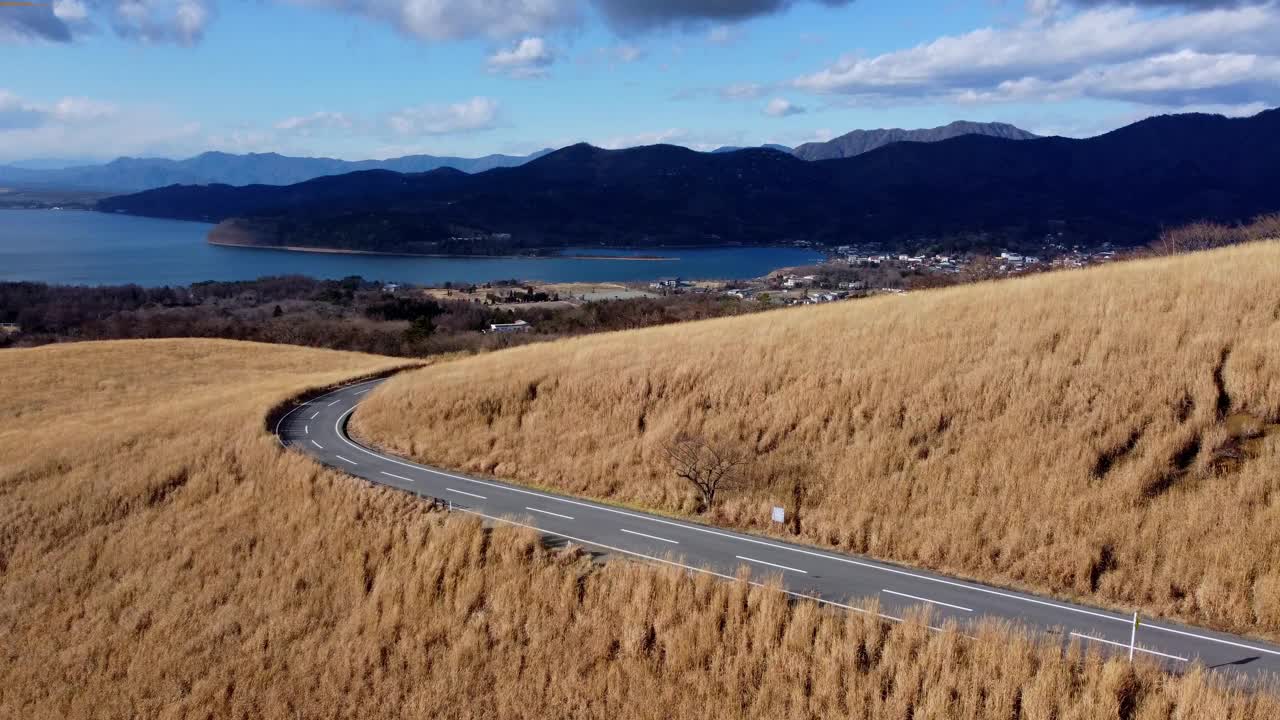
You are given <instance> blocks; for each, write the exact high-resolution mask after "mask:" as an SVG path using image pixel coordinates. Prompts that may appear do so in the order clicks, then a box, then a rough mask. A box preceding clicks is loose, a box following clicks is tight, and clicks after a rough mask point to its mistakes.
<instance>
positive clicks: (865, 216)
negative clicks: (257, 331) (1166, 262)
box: [99, 110, 1280, 252]
mask: <svg viewBox="0 0 1280 720" xmlns="http://www.w3.org/2000/svg"><path fill="white" fill-rule="evenodd" d="M1277 188H1280V111H1277V110H1270V111H1266V112H1263V113H1260V114H1258V115H1256V116H1253V117H1250V118H1236V119H1231V118H1225V117H1222V116H1217V115H1200V114H1193V115H1173V116H1161V117H1155V118H1150V119H1147V120H1143V121H1141V122H1138V123H1135V124H1133V125H1130V126H1127V127H1124V128H1121V129H1119V130H1116V131H1114V132H1111V133H1107V134H1105V135H1101V136H1098V137H1094V138H1089V139H1084V140H1073V139H1067V138H1057V137H1054V138H1039V139H1029V140H1011V139H1005V138H996V137H984V136H978V135H965V136H961V137H957V138H953V139H950V140H945V141H941V142H932V143H912V142H903V143H894V144H891V145H887V146H885V147H882V148H879V149H876V150H873V151H870V152H867V153H864V154H861V155H858V156H857V157H852V158H842V159H835V160H826V161H819V162H805V161H802V160H799V159H797V158H795V157H794V156H792V155H790V154H787V153H783V152H778V151H775V150H771V149H762V148H756V149H747V150H741V151H737V152H727V153H698V152H694V151H692V150H688V149H685V148H680V147H675V146H669V145H655V146H648V147H640V148H632V149H628V150H602V149H599V148H595V147H592V146H589V145H582V144H580V145H574V146H570V147H567V148H563V149H561V150H558V151H556V152H553V153H550V154H548V155H545V156H543V157H541V158H538V159H536V160H534V161H532V162H529V163H527V164H525V165H522V166H519V167H512V168H498V169H494V170H489V171H487V172H483V173H478V174H475V175H465V174H462V173H458V172H454V171H447V170H439V171H434V172H430V173H421V174H410V175H400V174H396V173H389V172H377V173H355V174H349V175H341V176H334V177H327V178H321V179H317V180H313V181H310V182H307V183H302V184H299V185H292V186H286V187H276V188H267V187H245V188H234V187H228V186H212V187H184V186H175V187H168V188H160V189H157V190H152V191H148V192H144V193H139V194H136V195H129V196H121V197H115V198H109V199H107V200H105V201H103V202H102V203H101V204H100V206H99V207H100V209H102V210H105V211H112V212H127V213H132V214H138V215H151V216H157V217H171V218H184V219H199V220H210V221H215V222H216V221H221V220H230V221H229V222H228V223H226V224H225V225H224V226H223V231H228V230H230V231H233V232H232V233H231V235H228V237H232V236H234V237H235V238H237V240H236V241H240V242H247V243H251V244H265V245H309V246H328V247H338V248H348V249H364V250H384V251H400V252H404V251H412V252H418V251H422V252H432V251H444V252H465V251H466V247H465V243H466V242H467V240H465V238H476V242H481V241H482V240H480V238H488V240H483V241H484V242H490V241H491V240H492V237H493V236H500V237H502V238H504V242H508V243H510V245H511V246H512V247H516V248H531V247H552V246H556V245H563V244H566V243H582V242H601V241H607V242H612V243H619V244H633V245H641V246H643V245H657V244H680V243H686V244H688V243H696V244H731V243H765V242H778V241H783V240H793V239H807V240H815V241H830V242H857V241H866V240H882V241H889V240H896V239H908V238H913V237H920V236H946V235H955V234H958V233H984V232H985V233H1000V234H1002V235H1003V236H1005V237H1021V238H1039V237H1044V235H1045V234H1046V233H1048V232H1061V231H1064V230H1065V231H1066V232H1067V233H1068V234H1069V235H1071V236H1072V237H1076V238H1086V239H1096V240H1102V239H1108V240H1111V241H1113V242H1122V243H1123V242H1132V243H1139V242H1145V241H1146V240H1148V239H1150V237H1151V236H1153V235H1154V234H1155V233H1156V232H1157V231H1158V229H1159V228H1160V227H1162V226H1165V225H1171V224H1178V223H1182V222H1185V221H1189V220H1197V219H1213V220H1219V221H1235V220H1240V219H1245V218H1248V217H1250V216H1252V215H1255V214H1258V213H1262V212H1267V211H1273V210H1276V209H1277V208H1280V190H1277ZM508 235H509V236H510V237H509V238H506V236H508ZM449 238H454V239H453V240H449ZM458 238H464V239H463V240H461V241H460V240H458ZM460 242H461V243H462V244H461V245H459V243H460ZM442 243H452V244H451V245H449V247H444V245H442Z"/></svg>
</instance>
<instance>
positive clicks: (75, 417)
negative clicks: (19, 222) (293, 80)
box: [0, 340, 1280, 720]
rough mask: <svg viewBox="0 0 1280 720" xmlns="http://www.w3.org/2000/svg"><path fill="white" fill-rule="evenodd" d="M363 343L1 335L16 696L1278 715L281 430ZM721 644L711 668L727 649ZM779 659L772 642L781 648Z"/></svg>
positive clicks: (356, 713)
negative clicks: (551, 537) (642, 558)
mask: <svg viewBox="0 0 1280 720" xmlns="http://www.w3.org/2000/svg"><path fill="white" fill-rule="evenodd" d="M386 365H387V361H386V360H384V359H380V358H374V357H370V356H367V355H355V354H349V353H334V352H326V351H317V350H305V349H301V348H287V347H280V346H263V345H254V344H247V343H233V342H222V341H186V340H177V341H162V342H136V341H135V342H113V343H81V344H68V345H58V346H50V347H45V348H39V349H35V350H5V351H0V372H3V373H4V376H5V377H6V378H16V379H17V383H16V384H15V383H11V384H10V385H9V387H8V388H7V389H6V396H5V403H4V404H3V406H2V407H0V420H2V421H3V424H2V425H0V440H3V442H2V443H0V520H2V524H0V527H3V529H4V532H3V533H0V641H2V642H0V647H3V648H4V649H5V652H4V662H0V716H3V717H6V718H9V717H14V718H18V717H21V718H60V719H63V718H67V719H76V718H135V717H148V718H150V717H164V718H209V717H217V718H222V717H228V718H229V717H254V718H258V717H261V718H286V717H287V718H295V717H325V718H407V717H422V718H435V717H451V718H452V717H457V718H500V719H505V718H567V717H574V718H602V719H603V718H609V719H617V720H633V719H634V720H641V719H646V720H647V719H652V720H659V719H665V718H670V717H694V716H697V717H707V718H757V717H758V718H778V717H839V716H846V715H852V714H857V715H859V716H861V717H867V718H885V719H886V720H888V719H889V718H901V717H909V716H911V715H912V712H913V709H914V710H915V711H916V712H915V715H916V716H917V717H921V716H924V715H928V716H930V717H935V716H941V715H942V714H944V713H945V715H946V717H949V718H957V720H967V719H976V718H990V717H1007V718H1024V717H1026V718H1042V717H1058V718H1063V719H1064V720H1084V719H1085V718H1097V717H1116V716H1119V714H1120V710H1119V709H1120V708H1126V709H1128V710H1130V711H1131V712H1133V713H1134V714H1135V717H1143V718H1146V717H1157V716H1160V717H1165V716H1168V717H1232V718H1238V719H1239V720H1255V719H1257V720H1261V719H1262V718H1271V717H1275V716H1276V714H1277V713H1278V712H1280V703H1278V702H1277V700H1276V698H1275V697H1274V696H1271V695H1257V696H1247V695H1244V694H1242V693H1241V692H1240V691H1238V690H1234V691H1233V690H1228V689H1224V688H1223V687H1221V686H1220V685H1217V684H1215V682H1214V681H1213V680H1210V679H1207V678H1206V676H1205V674H1203V673H1194V674H1192V675H1190V676H1188V677H1182V678H1169V677H1166V676H1164V675H1162V674H1161V673H1160V672H1159V671H1158V670H1157V669H1156V668H1155V667H1153V666H1152V665H1149V664H1143V663H1140V664H1139V665H1138V666H1137V667H1136V668H1133V667H1130V666H1129V665H1128V664H1127V663H1125V662H1123V661H1118V660H1112V661H1110V662H1106V663H1104V662H1102V661H1101V660H1100V659H1099V658H1098V657H1097V656H1096V655H1093V656H1089V657H1083V656H1081V655H1080V654H1079V653H1078V652H1077V653H1073V654H1070V655H1065V654H1064V653H1063V652H1062V650H1061V649H1060V648H1059V647H1056V646H1050V645H1047V644H1041V643H1036V642H1033V641H1030V640H1028V639H1027V638H1025V637H1016V636H1010V635H1009V634H1008V633H1007V632H1002V631H1000V630H998V629H994V628H987V629H985V630H983V631H982V632H981V633H979V638H978V639H977V640H975V641H970V640H966V639H964V638H961V637H960V636H958V635H956V634H955V633H941V634H939V633H929V632H926V631H925V629H924V627H923V626H922V625H920V624H917V623H911V624H907V625H901V626H894V627H887V626H885V625H883V624H882V623H880V622H879V621H877V620H874V619H871V618H868V617H866V616H858V615H853V614H845V613H831V612H824V611H820V610H819V609H818V608H817V607H816V606H814V605H812V604H808V603H792V602H789V601H788V600H787V599H786V598H785V596H783V595H781V594H780V593H776V592H772V591H770V590H767V589H761V588H748V587H747V586H746V585H745V584H732V583H723V582H717V581H710V580H708V579H707V578H706V577H702V578H698V579H695V578H692V577H690V576H689V575H687V574H684V573H677V572H674V571H664V570H659V569H656V568H653V567H650V566H643V565H638V564H634V563H627V562H625V561H619V562H611V563H609V564H608V565H606V566H605V567H603V568H601V567H598V566H597V565H596V564H595V563H593V562H592V561H591V560H590V559H589V558H588V557H586V556H585V555H582V554H579V553H577V552H558V551H551V550H548V549H546V548H544V547H543V546H542V545H541V544H540V543H539V542H538V541H537V539H536V538H535V537H533V536H532V535H531V534H529V533H525V532H520V531H516V530H512V529H506V528H498V529H496V530H492V531H490V530H487V529H485V528H483V527H481V526H480V524H479V523H477V522H474V521H470V520H466V519H450V520H447V521H445V520H443V519H442V518H440V516H439V515H438V514H436V513H431V512H428V511H427V510H426V508H425V506H424V505H423V504H422V503H419V502H416V501H415V500H413V499H411V498H409V497H408V496H404V495H398V494H393V493H391V492H388V491H383V490H378V489H376V488H373V487H369V486H367V485H366V484H364V483H363V482H359V481H354V480H352V479H350V478H347V477H344V476H342V475H340V474H338V473H335V472H332V471H329V470H324V469H321V468H319V467H317V466H316V465H314V464H313V463H312V462H310V461H309V460H307V459H305V458H303V457H301V456H299V455H296V454H293V453H286V452H284V451H282V450H281V449H280V448H279V446H278V445H277V444H276V443H275V440H274V439H273V438H271V437H270V436H268V435H267V434H266V433H265V432H264V431H263V429H262V417H263V413H264V412H265V411H266V410H267V408H268V407H269V406H270V405H271V404H272V403H273V402H274V401H276V400H280V399H283V398H284V397H285V396H286V395H288V394H290V393H292V392H296V391H299V390H301V389H303V388H306V387H311V386H319V385H324V384H327V383H330V382H333V381H335V380H337V379H338V378H339V377H343V376H349V375H355V374H360V373H364V372H369V371H372V370H376V369H379V368H382V367H385V366H386ZM707 668H713V669H714V671H712V672H709V671H708V670H707ZM766 669H767V671H766Z"/></svg>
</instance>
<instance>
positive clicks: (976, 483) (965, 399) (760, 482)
mask: <svg viewBox="0 0 1280 720" xmlns="http://www.w3.org/2000/svg"><path fill="white" fill-rule="evenodd" d="M1277 358H1280V243H1276V242H1271V243H1261V244H1252V245H1245V246H1239V247H1237V248H1233V249H1228V250H1222V251H1215V252H1211V253H1204V254H1200V255H1194V256H1185V257H1179V258H1174V259H1160V260H1151V261H1142V262H1131V263H1123V264H1118V265H1114V266H1107V267H1103V268H1098V269H1092V270H1087V271H1082V272H1071V273H1054V274H1047V275H1041V276H1035V277H1030V278H1025V279H1020V280H1016V281H1009V282H1001V283H994V284H982V285H977V286H966V287H959V288H953V289H947V290H941V291H932V292H924V293H919V294H911V295H905V296H900V297H882V298H875V299H869V300H864V301H856V302H851V303H841V304H837V305H831V306H822V307H818V308H803V309H795V310H782V311H774V312H770V313H764V314H759V315H752V316H748V317H742V318H732V319H722V320H713V321H706V322H698V323H689V324H684V325H676V326H668V327H663V328H655V329H648V330H640V331H629V332H623V333H613V334H607V335H601V336H595V337H591V338H584V339H579V340H572V341H565V342H557V343H551V344H545V345H538V346H530V347H525V348H519V349H514V350H510V351H504V352H499V353H494V354H491V355H487V356H483V357H477V358H474V359H467V360H461V361H457V362H451V363H448V364H444V365H439V366H435V367H431V368H428V369H425V370H422V371H419V372H414V373H411V374H408V375H405V376H403V377H400V378H396V379H394V380H392V381H391V382H389V383H387V384H386V385H385V386H384V387H383V388H381V389H380V390H379V391H378V392H377V393H375V394H374V395H372V396H370V398H371V399H370V401H369V402H366V403H365V404H364V405H363V406H362V407H361V409H360V410H359V411H358V412H357V414H356V416H355V417H356V422H357V424H358V431H359V432H360V433H362V434H363V436H364V437H366V438H368V439H370V440H372V441H374V442H376V443H378V444H380V445H382V446H384V447H387V448H390V449H392V450H395V451H399V452H403V453H407V454H410V455H413V456H414V457H416V458H418V459H419V460H422V461H424V462H428V463H432V464H436V465H441V466H445V467H456V468H462V469H465V470H468V471H475V472H487V473H493V474H494V475H497V476H499V477H504V478H510V479H514V480H517V481H524V482H528V483H533V484H537V485H540V486H545V487H550V488H554V489H557V490H562V491H565V492H570V493H577V494H582V495H589V496H593V497H599V498H604V499H608V500H613V501H617V502H623V503H635V504H637V505H640V506H643V507H646V508H652V509H656V510H660V511H664V512H672V513H685V514H687V513H692V512H694V509H695V508H696V504H697V503H696V498H695V494H694V492H693V491H692V488H691V487H689V486H688V485H686V484H685V483H684V481H682V480H680V479H678V478H677V477H675V476H674V474H673V473H672V472H671V471H670V469H669V468H668V466H667V465H666V462H665V453H664V450H663V447H664V444H665V443H667V442H669V441H670V440H671V439H672V438H673V437H674V436H675V435H676V434H678V433H682V432H684V433H694V434H697V435H700V436H703V437H705V438H708V439H709V440H710V441H712V442H716V443H719V444H722V445H724V446H726V447H727V448H729V449H731V450H732V451H736V452H739V453H742V454H743V455H744V456H745V457H746V458H748V462H747V464H746V465H745V470H744V477H743V481H744V483H743V487H741V488H739V489H738V490H736V491H733V492H731V493H730V494H729V495H728V496H727V497H726V498H725V499H724V501H723V504H722V505H721V506H720V507H718V508H716V509H714V511H713V512H712V514H711V515H710V517H709V518H708V520H709V521H711V522H715V523H721V524H725V525H730V526H735V527H742V528H750V529H753V530H760V531H766V532H770V531H772V532H779V531H780V530H781V529H780V528H778V527H777V526H774V525H772V524H771V523H770V522H769V508H770V507H771V506H772V505H786V506H787V507H788V508H789V512H790V514H791V515H793V516H795V517H798V520H797V521H796V522H795V524H794V525H791V526H789V527H788V528H787V532H789V533H794V534H796V535H798V537H799V538H801V539H803V540H806V541H808V542H812V543H816V544H819V545H829V546H834V547H837V548H840V549H843V550H847V551H854V552H859V553H867V554H871V555H874V556H877V557H881V558H888V559H893V560H898V561H903V562H907V563H912V564H916V565H920V566H925V567H930V568H935V569H939V570H943V571H947V572H950V573H954V574H960V575H967V576H970V577H974V578H978V579H982V580H985V581H990V582H996V583H1006V584H1010V585H1016V586H1024V587H1027V588H1031V589H1035V590H1039V591H1047V592H1052V593H1058V594H1063V595H1069V596H1075V597H1078V598H1083V599H1088V600H1090V601H1092V602H1096V603H1101V604H1112V605H1116V606H1122V607H1141V608H1143V609H1144V610H1146V611H1148V612H1152V613H1159V614H1163V615H1168V616H1173V617H1177V618H1182V619H1185V620H1189V621H1194V622H1196V623H1198V624H1208V625H1213V626H1217V627H1221V628H1230V629H1233V630H1236V631H1242V632H1254V633H1262V634H1266V635H1268V636H1271V637H1276V636H1280V505H1277V504H1276V503H1275V502H1273V501H1272V498H1273V497H1275V493H1276V490H1277V487H1278V486H1277V477H1280V432H1278V431H1277V430H1276V428H1275V423H1280V361H1277ZM1174 549H1176V551H1174Z"/></svg>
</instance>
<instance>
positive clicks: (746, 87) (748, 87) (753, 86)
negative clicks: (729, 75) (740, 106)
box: [720, 83, 764, 100]
mask: <svg viewBox="0 0 1280 720" xmlns="http://www.w3.org/2000/svg"><path fill="white" fill-rule="evenodd" d="M763 92H764V86H763V85H761V84H760V83H734V84H732V85H728V86H726V87H723V88H721V89H720V97H722V98H724V99H725V100H750V99H752V98H758V97H760V95H761V94H762V93H763Z"/></svg>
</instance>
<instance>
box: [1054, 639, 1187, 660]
mask: <svg viewBox="0 0 1280 720" xmlns="http://www.w3.org/2000/svg"><path fill="white" fill-rule="evenodd" d="M1071 636H1072V637H1078V638H1084V639H1085V640H1092V641H1094V642H1100V643H1106V644H1107V645H1115V646H1116V647H1119V648H1126V649H1127V648H1128V647H1129V645H1128V644H1126V643H1120V642H1112V641H1111V640H1103V639H1102V638H1100V637H1094V636H1092V635H1085V634H1083V633H1078V632H1073V633H1071ZM1133 649H1134V650H1137V651H1138V652H1140V653H1146V654H1148V655H1159V656H1160V657H1162V658H1169V659H1170V660H1177V661H1178V662H1187V659H1186V658H1184V657H1178V656H1177V655H1169V654H1167V653H1162V652H1157V651H1155V650H1147V649H1146V648H1144V647H1142V646H1141V645H1135V646H1134V647H1133Z"/></svg>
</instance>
